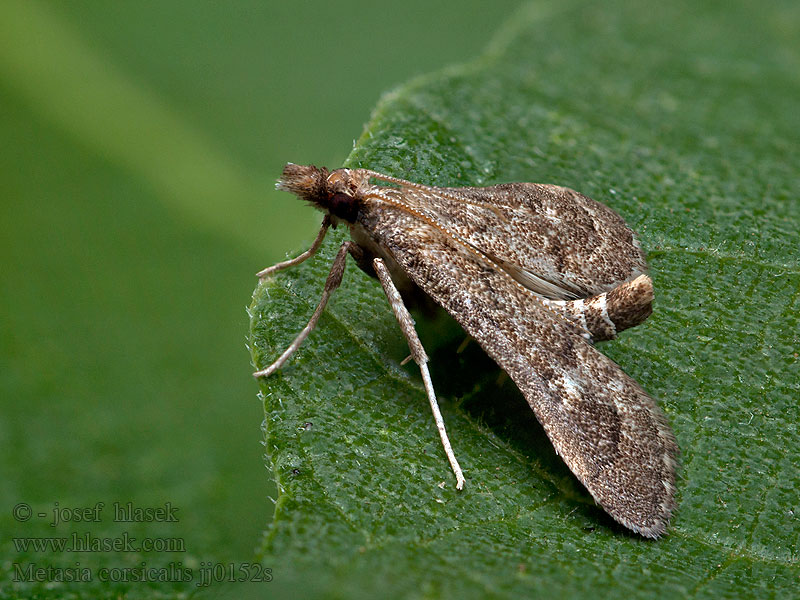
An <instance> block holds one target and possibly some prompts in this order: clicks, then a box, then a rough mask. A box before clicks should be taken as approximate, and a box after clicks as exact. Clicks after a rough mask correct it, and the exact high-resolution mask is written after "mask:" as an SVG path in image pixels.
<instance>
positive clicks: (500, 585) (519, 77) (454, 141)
mask: <svg viewBox="0 0 800 600" xmlns="http://www.w3.org/2000/svg"><path fill="white" fill-rule="evenodd" d="M798 17H800V14H798V9H797V7H796V6H795V5H794V4H791V3H786V4H771V5H769V7H767V8H764V9H763V10H759V11H758V12H755V11H753V10H752V9H750V8H748V6H747V5H745V4H737V5H733V6H731V7H726V9H725V10H720V9H719V7H715V5H714V4H703V5H698V4H696V3H677V4H675V3H673V4H670V5H669V6H658V7H655V6H647V7H644V6H640V5H633V4H626V3H624V2H622V3H612V4H611V5H606V4H604V5H602V6H599V5H592V4H571V5H568V6H567V8H564V9H559V10H549V9H546V8H543V7H542V5H539V4H529V5H524V6H523V7H522V8H521V10H520V11H519V12H518V13H517V14H516V15H514V16H512V17H511V18H510V19H509V21H508V25H507V27H505V28H504V29H502V30H501V31H499V32H498V33H497V35H496V37H495V42H494V43H493V44H492V45H490V47H489V48H488V49H487V51H486V53H485V54H484V55H483V56H481V57H480V58H478V59H477V60H475V61H473V62H471V63H469V64H466V65H462V66H457V67H453V68H450V69H446V70H444V71H442V72H439V73H435V74H432V75H429V76H425V77H421V78H418V79H416V80H413V81H411V82H409V83H408V84H406V85H403V86H401V87H399V88H398V89H396V90H394V91H392V92H390V93H389V94H387V95H386V96H385V97H384V98H383V99H382V101H381V102H380V103H379V105H378V106H377V108H376V109H375V112H374V114H373V116H372V118H371V120H370V122H369V123H368V124H367V126H366V128H365V131H364V134H363V135H362V136H361V138H360V139H359V140H358V142H357V144H356V146H355V148H354V149H353V152H352V154H351V156H350V157H349V159H348V161H347V165H346V166H351V167H368V168H371V169H374V170H376V171H379V172H383V173H386V174H389V175H395V176H398V177H402V178H405V179H409V180H412V181H419V182H422V183H426V184H432V185H489V184H493V183H500V182H504V181H537V182H542V183H557V184H560V185H565V186H568V187H572V188H574V189H577V190H579V191H581V192H582V193H584V194H586V195H588V196H590V197H593V198H595V199H596V200H599V201H601V202H603V203H605V204H607V205H609V206H611V207H612V208H614V209H615V210H616V211H618V212H619V213H620V214H621V215H623V217H624V218H625V219H626V220H627V222H628V223H629V224H630V225H631V226H632V227H633V228H634V229H635V230H636V231H638V233H639V237H640V239H641V241H642V244H643V246H644V248H645V249H646V250H647V252H648V254H649V263H650V268H651V276H652V277H653V279H654V282H655V286H656V306H655V313H654V314H653V316H652V317H651V318H650V319H649V320H648V321H647V322H646V323H645V324H643V325H641V326H639V327H637V328H636V329H634V330H631V331H627V332H624V333H623V334H622V336H621V338H620V339H619V340H617V341H614V342H611V343H606V344H603V345H602V346H601V350H602V351H603V352H605V353H607V354H608V355H609V356H611V357H612V358H613V359H614V360H616V361H617V362H618V363H619V364H620V365H622V366H623V368H624V369H625V370H626V371H627V372H628V373H629V374H630V375H631V376H633V377H634V379H636V380H637V381H639V382H640V383H641V384H642V385H643V386H644V387H645V389H647V390H648V391H649V392H650V394H651V395H653V396H654V397H655V398H656V399H658V400H659V402H660V404H661V406H662V407H663V408H664V410H665V412H666V413H667V415H668V418H669V420H670V422H671V424H672V426H673V428H674V430H675V433H676V436H677V438H678V442H679V445H680V446H681V449H682V453H683V454H682V467H681V470H680V472H679V481H678V501H679V508H678V511H677V513H676V516H675V518H674V520H673V526H672V528H671V529H670V531H669V534H668V535H667V536H666V537H665V538H662V539H661V540H659V541H657V542H652V541H646V540H643V539H641V538H639V537H637V536H636V535H634V534H630V533H628V532H626V531H625V530H624V529H623V528H622V527H620V526H618V525H616V524H615V523H614V522H613V521H612V520H611V519H610V518H609V517H608V516H607V515H605V514H604V513H603V511H602V510H601V509H599V508H598V507H596V506H595V505H594V504H593V502H592V500H591V498H590V496H589V495H588V493H587V492H586V491H585V490H584V489H583V488H582V487H581V486H580V484H579V483H578V482H577V480H575V479H574V477H573V476H572V475H571V474H570V472H569V471H568V470H567V468H566V467H565V466H564V465H563V463H561V461H560V459H559V458H558V457H557V456H556V455H555V453H554V452H553V450H552V447H551V446H550V444H549V442H548V441H547V438H546V436H545V435H544V433H543V431H542V429H541V427H540V426H539V425H538V423H537V422H536V420H535V418H534V417H533V415H532V413H531V412H530V409H529V408H528V407H527V405H526V404H525V402H524V400H523V399H522V396H521V394H519V392H518V391H517V390H516V388H515V387H514V386H513V384H512V383H511V382H510V381H508V379H507V378H506V377H504V376H503V374H502V372H500V371H499V370H498V369H497V367H496V366H495V365H494V363H492V362H491V361H490V360H489V359H488V358H486V357H485V355H483V353H482V352H481V351H480V350H479V349H478V348H477V347H476V345H475V344H474V343H473V344H467V346H466V349H465V350H463V351H459V350H460V346H461V345H462V342H463V341H464V339H463V334H462V333H460V330H459V329H458V328H457V326H455V325H454V324H453V322H452V321H451V320H449V319H448V318H446V317H445V318H441V317H440V318H435V319H427V318H424V317H422V316H421V315H420V316H419V317H418V318H417V321H418V327H419V330H420V335H421V338H422V341H423V344H424V345H425V346H426V348H427V350H428V352H429V354H430V355H431V357H432V363H431V370H432V376H433V381H434V385H435V386H436V389H437V392H438V393H439V395H440V397H441V401H440V404H441V405H442V410H443V413H444V417H445V421H446V424H447V427H448V431H449V433H450V438H451V440H452V442H453V446H454V449H455V452H456V454H457V456H458V458H459V461H460V462H461V465H462V467H463V468H464V470H465V475H466V477H467V486H466V488H465V490H464V491H463V492H462V493H458V492H456V491H455V489H454V481H453V477H452V475H451V473H450V471H449V468H448V465H447V462H446V459H445V457H444V454H443V451H442V450H441V447H440V444H439V440H438V436H437V435H436V431H435V428H434V425H433V420H432V418H431V416H430V410H429V408H428V405H427V401H426V399H425V395H424V392H423V390H422V386H421V380H420V378H419V375H418V373H417V372H416V369H415V367H414V366H413V364H412V365H411V366H406V367H401V366H400V362H401V361H402V359H403V358H404V357H405V356H406V354H407V348H406V346H405V342H404V340H403V338H402V335H401V333H400V331H399V329H398V328H397V326H396V324H395V323H394V320H393V317H392V315H391V311H390V309H389V307H388V305H387V303H386V300H385V298H384V296H383V293H382V291H381V289H380V286H379V284H378V283H377V282H376V281H374V280H370V279H369V278H368V277H367V276H366V275H364V274H363V273H361V272H360V271H358V269H357V268H356V267H355V265H354V264H353V263H352V262H351V263H350V264H349V265H348V270H347V271H346V273H345V276H344V283H343V286H342V289H341V290H339V291H338V292H337V293H336V294H335V295H334V299H333V300H332V302H331V303H330V304H329V307H328V309H327V310H326V312H325V314H324V315H323V317H322V319H321V321H320V323H319V325H318V327H317V329H316V330H315V331H314V332H313V333H312V334H311V336H310V338H309V339H308V340H307V341H306V343H305V344H304V345H303V346H302V347H301V349H300V350H299V351H298V352H297V354H296V355H295V356H294V357H293V358H292V359H291V361H290V362H289V363H288V364H287V365H286V366H285V367H284V368H283V370H282V371H281V372H280V373H279V374H276V375H275V376H273V377H272V378H270V379H269V380H267V381H265V382H262V383H261V386H262V391H263V396H264V405H265V412H266V450H267V457H268V463H269V466H270V468H271V469H272V470H273V472H274V474H275V477H276V480H277V482H278V485H279V489H280V496H279V497H278V499H277V506H276V511H275V519H274V522H273V523H272V524H271V525H270V527H269V530H268V532H267V534H266V536H265V540H264V546H263V549H262V552H263V560H264V562H265V564H270V565H272V566H273V568H274V572H275V573H276V574H278V573H279V574H280V576H279V577H276V584H277V585H276V589H279V588H280V587H281V586H285V588H284V589H285V590H287V591H288V590H291V589H296V588H297V586H302V587H303V589H304V590H305V591H307V592H308V593H309V594H310V595H314V594H319V595H331V594H333V595H335V596H340V597H348V598H360V597H365V598H366V597H372V596H373V595H375V594H378V595H386V594H387V593H388V590H392V596H393V597H419V596H426V597H457V596H458V597H463V596H469V597H481V596H486V595H490V596H495V597H519V596H520V595H522V594H533V593H536V592H541V590H547V592H548V594H556V595H565V596H572V597H577V596H582V595H585V594H588V593H592V594H596V593H598V592H600V593H602V594H603V595H604V596H608V597H620V598H622V597H626V596H630V595H631V594H635V595H637V596H639V595H644V594H648V593H659V594H664V595H680V596H687V597H711V596H714V597H720V596H722V597H725V596H729V597H734V596H736V595H737V593H738V591H740V590H741V589H742V588H744V587H746V588H748V589H753V590H755V591H756V592H757V593H761V594H775V595H790V594H791V593H792V591H793V590H794V589H795V587H796V586H797V585H798V577H800V568H799V567H798V564H797V561H798V547H797V543H798V539H800V523H798V518H797V514H796V513H797V490H798V489H800V473H798V467H797V462H798V461H797V457H796V448H798V447H800V439H798V423H800V409H799V408H798V402H797V399H798V392H799V391H800V384H799V382H800V368H799V367H798V362H799V360H798V349H800V344H799V343H798V337H800V333H798V332H800V319H799V318H798V314H800V268H799V267H798V250H800V237H799V236H798V227H799V226H800V205H799V204H798V200H797V198H798V196H799V195H800V178H798V177H797V167H798V164H797V156H798V155H800V143H798V137H797V131H800V112H798V111H797V110H796V99H797V97H798V95H799V94H800V78H798V75H797V74H798V73H800V69H798V66H800V61H799V60H798V58H800V54H799V53H798V45H797V43H796V39H798V34H800V32H799V31H798V27H797V23H798V22H800V19H798ZM328 166H329V167H332V168H334V167H337V166H339V165H328ZM343 234H344V232H342V231H339V232H337V233H336V234H334V235H331V236H329V237H330V239H328V240H326V243H325V245H324V247H323V250H322V251H321V253H320V254H319V255H318V256H317V257H315V258H313V259H312V260H309V261H308V262H307V263H304V264H303V265H302V266H299V267H296V268H294V269H292V270H290V271H288V272H286V273H282V274H281V275H280V276H278V277H276V278H275V279H274V280H270V281H267V282H266V283H264V284H263V285H261V286H259V287H258V288H257V290H256V292H255V294H254V298H253V305H252V306H251V315H252V328H251V347H252V350H253V355H254V360H255V363H256V364H257V365H258V366H259V367H262V366H264V365H266V364H269V363H270V362H271V361H272V360H274V358H275V357H277V355H278V354H279V353H280V352H281V351H282V350H283V349H284V348H285V347H286V346H288V344H289V343H290V342H291V340H292V339H293V338H294V336H295V335H296V333H297V332H298V331H299V330H300V329H301V328H302V327H303V325H305V323H306V321H307V319H308V317H309V316H310V315H311V313H312V311H313V309H314V307H315V306H316V303H317V301H318V299H319V295H320V292H321V289H322V285H323V282H324V279H325V277H326V276H327V270H328V268H329V266H330V261H331V260H332V257H333V255H334V254H335V252H336V249H337V248H338V245H339V243H340V242H341V240H342V239H344V238H343V237H342V236H343ZM442 482H443V483H442ZM311 574H313V576H312V575H311Z"/></svg>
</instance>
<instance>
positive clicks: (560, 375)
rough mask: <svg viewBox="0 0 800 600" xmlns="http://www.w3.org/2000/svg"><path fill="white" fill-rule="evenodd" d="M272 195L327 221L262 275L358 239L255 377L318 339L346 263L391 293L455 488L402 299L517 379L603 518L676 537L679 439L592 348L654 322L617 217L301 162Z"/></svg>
mask: <svg viewBox="0 0 800 600" xmlns="http://www.w3.org/2000/svg"><path fill="white" fill-rule="evenodd" d="M276 187H277V188H278V189H280V190H285V191H287V192H291V193H293V194H295V195H297V196H298V197H299V198H301V199H303V200H306V201H307V202H309V203H310V204H312V205H313V206H315V207H316V208H318V209H319V210H321V211H322V212H323V213H325V217H324V219H323V222H322V227H321V229H320V231H319V234H318V235H317V238H316V239H315V241H314V242H313V244H312V246H311V247H310V248H309V249H308V250H307V251H306V252H304V253H302V254H301V255H299V256H298V257H297V258H294V259H291V260H287V261H284V262H281V263H278V264H276V265H274V266H272V267H269V268H267V269H264V270H263V271H261V272H259V273H258V276H259V277H261V278H262V279H263V278H265V277H267V276H269V275H271V274H272V273H275V272H276V271H279V270H281V269H285V268H287V267H291V266H294V265H297V264H299V263H301V262H302V261H304V260H306V259H307V258H308V257H310V256H312V255H313V254H314V253H315V252H316V251H317V249H318V248H319V247H320V244H321V243H322V240H323V238H324V237H325V233H326V232H327V230H328V228H329V227H330V226H334V227H336V226H337V225H345V226H347V227H348V228H349V230H350V238H351V239H350V240H348V241H345V242H344V243H343V244H342V245H341V247H340V249H339V252H338V254H337V255H336V258H335V259H334V261H333V265H332V267H331V270H330V274H329V275H328V279H327V281H326V282H325V287H324V290H323V293H322V298H321V300H320V302H319V305H318V306H317V308H316V310H315V312H314V314H313V315H312V317H311V319H310V320H309V322H308V324H307V325H306V327H305V328H304V329H303V330H302V331H301V332H300V334H299V335H298V336H297V338H296V339H295V340H294V342H293V343H292V344H291V345H290V346H289V348H287V349H286V351H285V352H284V353H283V354H282V355H281V356H280V357H279V358H278V359H277V360H276V361H275V362H274V363H272V364H271V365H270V366H268V367H267V368H265V369H263V370H260V371H257V372H256V373H254V375H255V376H256V377H266V376H269V375H270V374H272V373H274V372H275V371H276V370H277V369H279V368H280V367H281V366H282V365H283V364H284V363H285V362H286V360H287V359H288V358H289V357H290V356H291V354H292V353H293V352H294V351H295V350H296V349H297V348H298V347H299V346H300V344H301V343H302V342H303V340H304V339H305V338H306V337H307V336H308V334H309V333H310V332H311V330H312V329H313V328H314V326H315V325H316V323H317V321H318V319H319V317H320V315H321V314H322V312H323V310H324V308H325V305H326V303H327V301H328V298H329V297H330V295H331V293H332V292H333V291H334V290H335V289H336V288H337V287H338V286H339V284H340V283H341V281H342V275H343V273H344V268H345V262H346V258H347V255H348V254H349V255H350V256H352V257H353V258H354V259H355V261H356V263H357V264H358V266H359V267H360V268H361V269H362V270H364V271H365V272H367V273H368V274H369V275H372V276H375V277H377V278H378V279H379V280H380V283H381V285H382V286H383V289H384V292H385V293H386V296H387V298H388V300H389V303H390V305H391V307H392V310H393V311H394V314H395V317H396V318H397V321H398V323H399V325H400V328H401V330H402V331H403V334H404V335H405V337H406V339H407V341H408V344H409V348H410V350H411V357H412V358H413V359H414V361H415V362H416V363H417V364H418V365H419V368H420V371H421V373H422V379H423V383H424V385H425V390H426V393H427V395H428V399H429V401H430V404H431V409H432V411H433V414H434V420H435V422H436V426H437V428H438V430H439V435H440V437H441V440H442V444H443V446H444V449H445V454H446V455H447V457H448V460H449V462H450V465H451V467H452V470H453V472H454V474H455V477H456V487H457V488H458V489H461V488H462V487H463V485H464V476H463V474H462V471H461V468H460V466H459V464H458V461H457V460H456V457H455V454H454V452H453V450H452V447H451V444H450V441H449V439H448V437H447V432H446V430H445V426H444V422H443V420H442V416H441V414H440V412H439V408H438V404H437V401H436V396H435V393H434V389H433V384H432V382H431V377H430V373H429V371H428V367H427V362H428V357H427V355H426V354H425V350H424V348H423V346H422V344H421V342H420V340H419V337H418V336H417V334H416V331H415V328H414V321H413V319H412V317H411V315H410V314H409V312H408V310H407V309H406V306H405V304H404V301H403V297H404V296H405V297H410V296H413V295H420V294H421V295H426V296H428V297H429V298H430V299H432V300H433V301H434V302H435V303H436V304H438V305H439V306H441V307H442V308H444V309H445V310H446V311H447V312H448V313H449V314H450V315H451V316H452V317H453V318H455V320H456V321H458V323H459V324H460V325H461V326H462V327H463V329H464V330H465V331H466V333H467V334H468V335H470V336H471V337H472V338H474V339H475V340H476V341H477V342H478V343H479V344H480V345H481V347H482V348H483V349H484V350H485V351H486V353H487V354H488V355H489V356H490V357H491V358H492V359H493V360H494V361H495V362H496V363H497V364H498V365H499V366H500V368H501V369H503V370H504V371H505V372H506V373H508V375H509V376H510V377H511V379H512V380H513V381H514V383H515V384H516V385H517V386H518V387H519V389H520V390H521V391H522V393H523V395H524V396H525V398H526V400H527V401H528V403H529V404H530V407H531V408H532V409H533V412H534V413H535V415H536V417H537V418H538V420H539V422H540V423H541V424H542V426H543V428H544V430H545V432H546V433H547V435H548V437H549V438H550V440H551V442H552V443H553V446H554V447H555V449H556V452H557V453H558V454H559V455H560V456H561V457H562V458H563V460H564V462H566V464H567V465H568V466H569V468H570V469H571V470H572V472H573V473H574V474H575V476H576V477H577V478H578V479H579V480H580V482H581V483H582V484H583V485H584V486H585V487H586V489H587V490H588V491H589V493H590V494H591V495H592V497H593V498H594V499H595V501H596V502H597V503H598V504H599V505H600V506H601V507H602V508H603V509H604V510H605V511H606V512H608V514H609V515H611V516H612V517H613V518H614V519H616V520H617V521H618V522H619V523H621V524H622V525H624V526H625V527H628V528H629V529H631V530H633V531H635V532H637V533H639V534H641V535H642V536H645V537H650V538H656V537H658V536H660V535H662V534H663V533H664V532H665V531H666V528H667V525H668V523H669V520H670V517H671V515H672V512H673V510H674V509H675V469H676V457H677V454H678V446H677V443H676V441H675V436H674V435H673V433H672V430H671V429H670V427H669V424H668V423H667V420H666V418H665V416H664V414H663V413H662V412H661V410H660V409H659V407H658V406H657V405H656V403H655V402H654V400H653V399H652V398H651V397H650V396H649V395H648V394H647V393H646V392H645V391H644V389H642V387H641V386H640V385H639V384H638V383H636V381H634V380H633V379H632V378H631V377H629V376H628V375H627V374H625V373H624V372H623V371H622V369H621V368H620V367H619V366H618V365H617V364H616V363H614V362H613V361H612V360H611V359H609V358H607V357H606V356H604V355H603V354H601V353H600V352H599V351H598V350H597V349H596V348H595V347H594V345H593V342H595V341H601V340H607V339H611V338H613V337H615V336H616V334H617V333H618V332H620V331H622V330H624V329H627V328H629V327H633V326H634V325H637V324H639V323H641V322H642V321H644V320H645V319H646V318H647V317H648V316H649V315H650V314H651V312H652V301H653V287H652V282H651V280H650V278H649V277H648V276H647V274H646V262H645V256H644V253H643V251H642V249H641V247H640V245H639V243H638V241H637V239H636V237H635V235H634V233H633V231H631V229H630V228H629V227H628V226H627V225H626V224H625V222H624V221H623V219H622V218H621V217H620V216H619V215H618V214H617V213H615V212H614V211H612V210H611V209H610V208H608V207H606V206H604V205H602V204H600V203H598V202H596V201H594V200H592V199H590V198H587V197H586V196H583V195H581V194H579V193H578V192H575V191H573V190H571V189H568V188H565V187H560V186H556V185H543V184H536V183H507V184H501V185H494V186H491V187H429V186H425V185H420V184H417V183H412V182H409V181H404V180H402V179H398V178H395V177H390V176H387V175H382V174H380V173H376V172H374V171H369V170H366V169H337V170H335V171H331V172H329V171H328V170H327V169H325V168H317V167H315V166H300V165H295V164H291V163H290V164H287V165H286V167H285V168H284V170H283V175H282V176H281V178H280V180H279V181H278V184H277V186H276Z"/></svg>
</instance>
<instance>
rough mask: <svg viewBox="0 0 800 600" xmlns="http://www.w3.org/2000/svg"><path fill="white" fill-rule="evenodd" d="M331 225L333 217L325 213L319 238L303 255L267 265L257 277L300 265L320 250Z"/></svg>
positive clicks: (262, 277) (263, 276)
mask: <svg viewBox="0 0 800 600" xmlns="http://www.w3.org/2000/svg"><path fill="white" fill-rule="evenodd" d="M330 225H331V217H330V215H325V218H324V219H322V227H320V230H319V233H318V234H317V238H316V239H315V240H314V242H313V243H312V244H311V247H310V248H309V249H308V250H306V251H305V252H303V253H302V254H301V255H299V256H296V257H295V258H290V259H289V260H284V261H283V262H279V263H278V264H276V265H272V266H271V267H267V268H266V269H262V270H261V271H259V272H258V273H256V277H258V278H259V279H264V278H265V277H267V276H268V275H272V274H273V273H277V272H278V271H281V270H283V269H288V268H289V267H293V266H295V265H299V264H300V263H301V262H303V261H304V260H305V259H307V258H309V257H311V256H314V255H315V254H316V253H317V250H319V247H320V246H321V245H322V240H324V239H325V234H326V233H327V232H328V227H330Z"/></svg>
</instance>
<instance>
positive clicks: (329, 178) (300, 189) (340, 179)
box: [275, 163, 359, 223]
mask: <svg viewBox="0 0 800 600" xmlns="http://www.w3.org/2000/svg"><path fill="white" fill-rule="evenodd" d="M352 175H353V174H352V172H351V171H350V170H349V169H337V170H335V171H333V172H332V173H329V172H328V169H326V168H325V167H315V166H314V165H308V166H303V165H296V164H294V163H288V164H287V165H286V166H285V167H284V168H283V174H282V175H281V178H280V179H279V180H278V183H277V185H276V186H275V187H276V188H277V189H279V190H283V191H285V192H291V193H292V194H294V195H296V196H297V197H298V198H302V199H303V200H306V201H307V202H310V203H311V204H313V205H314V206H315V207H317V208H319V209H320V210H322V211H324V212H327V213H328V214H330V215H332V216H334V217H337V218H339V219H342V220H344V221H347V222H349V223H355V221H356V218H357V216H358V206H359V201H358V199H357V195H358V194H357V188H358V184H357V181H356V178H354V177H353V176H352Z"/></svg>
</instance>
